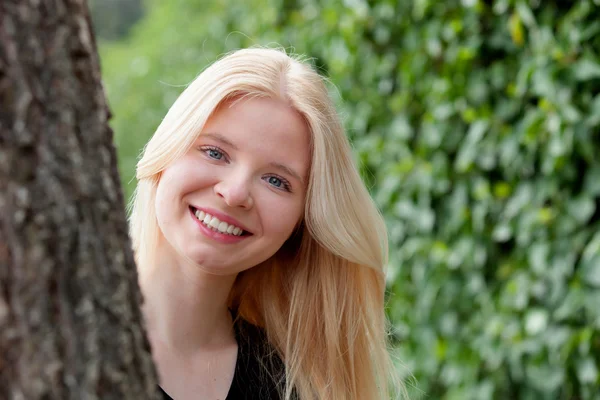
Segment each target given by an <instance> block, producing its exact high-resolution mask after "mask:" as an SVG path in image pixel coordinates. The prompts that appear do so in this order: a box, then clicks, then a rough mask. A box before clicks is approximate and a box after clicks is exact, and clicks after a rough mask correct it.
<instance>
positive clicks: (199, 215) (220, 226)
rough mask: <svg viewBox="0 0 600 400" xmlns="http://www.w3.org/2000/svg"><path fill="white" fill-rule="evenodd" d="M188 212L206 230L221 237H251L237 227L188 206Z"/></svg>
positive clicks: (248, 233)
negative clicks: (221, 235)
mask: <svg viewBox="0 0 600 400" xmlns="http://www.w3.org/2000/svg"><path fill="white" fill-rule="evenodd" d="M190 211H192V214H193V215H194V216H195V217H196V219H197V220H198V221H200V222H201V223H202V224H204V226H206V227H207V228H208V229H211V230H213V231H215V232H218V233H220V234H223V235H231V236H251V235H252V234H251V233H250V232H248V231H245V230H243V229H242V228H240V227H239V226H235V225H232V224H228V223H227V222H224V221H221V220H220V219H218V218H217V217H215V216H213V215H210V214H208V213H206V212H204V211H202V210H198V209H196V208H194V207H192V206H190Z"/></svg>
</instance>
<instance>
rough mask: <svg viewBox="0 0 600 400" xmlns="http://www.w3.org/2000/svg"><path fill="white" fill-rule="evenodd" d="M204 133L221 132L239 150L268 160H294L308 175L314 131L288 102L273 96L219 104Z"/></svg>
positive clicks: (290, 162) (294, 164) (291, 162)
mask: <svg viewBox="0 0 600 400" xmlns="http://www.w3.org/2000/svg"><path fill="white" fill-rule="evenodd" d="M202 133H203V134H211V133H212V134H217V135H219V136H221V137H223V138H224V139H226V140H227V141H228V142H230V144H231V145H233V146H234V147H235V148H236V149H237V150H239V151H242V152H244V153H247V154H248V155H254V156H258V157H260V158H262V159H263V160H264V161H266V162H278V163H285V164H291V165H293V166H294V167H295V168H297V169H298V170H299V172H300V173H301V174H302V175H305V174H306V172H307V169H308V165H309V163H310V143H311V138H310V131H309V129H308V126H307V124H306V122H305V120H304V118H303V117H302V116H301V115H300V114H299V113H298V112H297V111H295V110H294V109H293V108H292V107H290V106H289V105H288V104H286V103H284V102H283V101H280V100H277V99H270V98H256V97H254V98H242V99H238V100H236V101H231V102H227V103H225V104H223V105H221V106H220V107H219V108H217V109H216V110H215V112H214V114H213V115H212V116H211V117H210V118H209V119H208V121H207V123H206V125H205V127H204V129H203V130H202Z"/></svg>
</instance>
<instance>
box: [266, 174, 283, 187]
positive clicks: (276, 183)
mask: <svg viewBox="0 0 600 400" xmlns="http://www.w3.org/2000/svg"><path fill="white" fill-rule="evenodd" d="M267 182H269V184H271V185H273V186H275V187H281V186H282V185H283V182H282V181H281V179H279V178H276V177H274V176H270V177H269V178H268V179H267Z"/></svg>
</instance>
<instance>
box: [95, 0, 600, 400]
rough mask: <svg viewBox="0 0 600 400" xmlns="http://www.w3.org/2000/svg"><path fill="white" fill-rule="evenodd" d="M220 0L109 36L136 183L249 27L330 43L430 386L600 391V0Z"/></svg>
mask: <svg viewBox="0 0 600 400" xmlns="http://www.w3.org/2000/svg"><path fill="white" fill-rule="evenodd" d="M206 3H207V2H201V1H191V0H186V1H183V0H180V1H169V2H163V1H158V0H154V1H150V2H148V4H147V7H148V15H147V17H146V18H145V19H144V20H142V21H141V23H139V24H138V25H137V26H136V27H135V28H134V30H133V32H132V34H131V35H130V37H129V38H128V39H127V40H126V41H124V42H119V43H102V46H101V50H102V61H103V70H104V71H103V73H104V77H105V79H106V85H107V90H108V96H109V99H110V103H111V107H112V111H113V113H114V115H115V119H114V121H113V127H114V129H115V132H116V139H117V144H118V149H119V152H120V168H121V176H122V178H123V179H124V181H125V187H126V192H127V194H130V193H131V189H132V187H133V186H132V183H131V182H130V179H132V178H133V174H134V166H135V162H136V158H137V155H138V153H139V151H140V149H141V148H142V146H143V144H144V143H145V141H146V140H147V139H148V138H149V136H150V135H151V134H152V133H153V131H154V129H155V128H156V126H157V125H158V123H159V122H160V119H161V118H162V116H163V115H164V114H165V113H166V110H167V109H168V107H169V105H170V104H171V103H172V102H173V100H174V99H175V98H176V96H177V95H178V94H179V93H180V92H181V90H182V88H183V86H184V85H185V84H187V83H188V82H190V81H191V80H192V79H193V78H194V77H195V76H196V75H197V74H198V73H199V72H201V70H202V69H203V68H204V66H206V65H207V64H208V63H210V62H212V61H214V60H215V59H216V58H217V57H218V56H219V55H221V54H223V53H225V52H227V51H229V50H232V49H235V48H239V47H245V46H249V45H253V44H263V45H265V44H277V45H280V46H283V47H286V48H288V49H290V50H292V51H295V52H298V53H302V54H306V55H308V56H311V57H314V62H315V65H316V66H317V67H318V68H320V70H321V71H322V72H323V73H324V74H325V75H327V76H328V77H329V78H330V79H331V81H332V82H333V83H334V84H335V85H336V86H337V88H338V89H339V94H340V95H341V98H343V103H342V102H340V110H341V111H342V113H343V115H344V119H345V124H346V127H347V130H348V133H349V136H350V137H351V139H352V142H353V145H354V148H355V151H356V156H357V160H358V161H359V163H360V167H361V171H362V173H363V176H364V178H365V181H366V182H367V183H368V185H369V187H371V188H372V193H373V196H374V197H375V199H376V201H377V203H378V204H379V206H380V207H381V209H382V211H383V213H384V215H385V217H386V220H387V222H388V226H389V232H390V244H391V250H390V257H391V261H390V266H389V289H390V293H389V315H390V318H391V320H392V321H393V324H394V334H395V338H396V341H397V348H398V351H399V354H400V356H401V359H402V361H403V362H404V363H405V364H406V365H407V366H408V369H409V370H410V371H411V372H412V373H413V374H414V377H415V378H416V379H415V381H414V386H415V387H413V388H412V389H413V390H412V391H413V392H414V397H415V398H420V397H423V398H430V399H445V400H470V399H472V400H486V399H523V400H529V399H532V400H533V399H536V400H537V399H542V400H543V399H600V394H599V393H600V374H599V368H600V161H599V160H598V158H597V157H596V156H597V154H598V153H599V152H600V137H599V131H600V129H599V128H600V58H599V52H600V35H599V33H600V11H599V9H598V6H599V4H598V2H597V1H592V0H578V1H556V2H541V1H534V0H531V1H516V0H496V1H493V2H483V1H480V0H462V1H457V0H449V1H444V2H441V1H433V0H412V1H391V0H381V1H364V0H348V1H345V2H343V3H342V2H340V1H337V0H336V1H334V0H323V1H318V2H317V1H314V0H297V1H293V0H269V1H265V0H262V1H258V0H249V1H245V2H236V3H234V2H225V1H223V0H221V1H215V2H209V3H210V4H206ZM334 93H336V92H334ZM400 371H402V372H401V373H404V372H403V371H404V369H400ZM419 393H424V395H423V396H420V395H419Z"/></svg>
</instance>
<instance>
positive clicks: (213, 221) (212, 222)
mask: <svg viewBox="0 0 600 400" xmlns="http://www.w3.org/2000/svg"><path fill="white" fill-rule="evenodd" d="M220 222H221V221H219V220H218V219H217V217H213V218H212V219H211V220H210V223H209V224H208V225H210V226H212V227H213V228H218V227H219V223H220Z"/></svg>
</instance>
